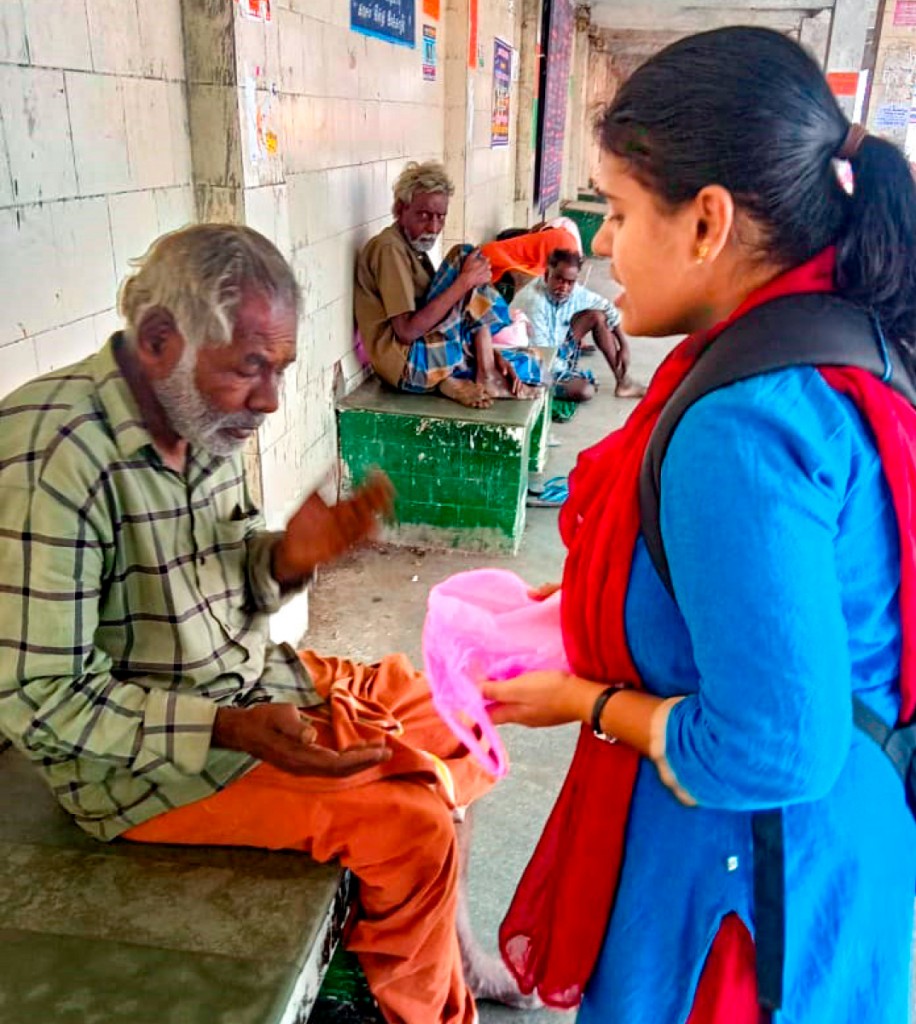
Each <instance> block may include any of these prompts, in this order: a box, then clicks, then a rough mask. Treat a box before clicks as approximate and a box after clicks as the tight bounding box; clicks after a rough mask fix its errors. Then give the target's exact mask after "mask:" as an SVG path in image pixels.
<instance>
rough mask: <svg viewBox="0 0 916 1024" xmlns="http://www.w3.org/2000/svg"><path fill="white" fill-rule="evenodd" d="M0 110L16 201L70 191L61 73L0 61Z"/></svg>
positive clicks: (55, 196) (70, 160) (72, 187)
mask: <svg viewBox="0 0 916 1024" xmlns="http://www.w3.org/2000/svg"><path fill="white" fill-rule="evenodd" d="M0 112H2V113H0V116H2V118H3V131H4V135H5V137H6V145H7V154H8V157H9V162H10V172H11V174H12V180H13V194H14V196H15V197H16V200H17V201H18V202H20V203H31V202H35V201H38V200H45V201H47V200H49V199H58V198H60V197H62V196H72V195H74V194H75V193H76V173H75V171H74V165H73V148H72V146H71V143H70V124H69V121H68V118H67V97H66V94H65V92H64V76H63V74H62V73H61V72H60V71H49V70H46V69H45V68H21V67H16V66H14V65H5V66H0Z"/></svg>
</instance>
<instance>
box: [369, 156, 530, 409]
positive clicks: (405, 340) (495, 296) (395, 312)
mask: <svg viewBox="0 0 916 1024" xmlns="http://www.w3.org/2000/svg"><path fill="white" fill-rule="evenodd" d="M453 192H454V186H453V185H452V183H451V181H450V180H449V178H448V175H447V174H446V173H445V168H444V167H443V166H442V165H441V164H438V163H435V162H429V163H424V164H418V163H409V164H408V165H407V167H406V168H405V169H404V171H403V172H402V173H401V175H400V177H399V178H398V180H397V181H396V182H395V185H394V208H393V213H394V218H395V220H394V223H393V224H391V225H389V226H388V227H387V228H385V229H384V231H382V232H380V233H379V234H378V235H376V236H375V238H372V239H370V241H368V242H367V243H366V245H365V246H364V248H363V250H362V252H361V253H360V254H359V258H358V259H357V263H356V284H355V292H354V312H355V315H356V323H357V326H358V328H359V332H360V335H361V336H362V340H363V344H364V346H365V348H366V352H367V354H368V356H369V359H370V361H371V363H372V366H373V368H374V369H375V372H376V373H377V374H378V375H379V376H380V377H381V378H382V380H384V381H386V382H387V383H388V384H390V385H391V386H392V387H395V388H398V389H400V390H402V391H410V392H415V393H419V394H423V393H426V392H430V391H435V390H438V391H439V392H440V394H443V395H445V396H446V397H448V398H452V399H454V400H455V401H456V402H460V403H461V404H462V405H468V406H474V407H481V408H485V407H486V406H488V405H490V404H491V403H492V401H493V399H494V398H533V397H534V396H535V394H536V393H537V392H536V390H535V389H534V388H533V387H530V386H529V384H528V383H525V382H526V381H528V382H529V383H537V381H538V374H537V369H536V366H537V364H536V362H535V361H534V360H532V359H531V358H530V357H527V356H525V355H524V354H520V353H511V352H501V351H500V350H499V349H494V346H493V335H494V334H497V333H498V332H499V331H500V330H502V329H503V328H504V327H507V326H508V325H509V323H510V318H509V310H508V308H507V307H506V304H505V302H504V301H503V299H502V297H501V296H500V295H499V293H498V292H497V291H496V290H495V289H494V288H492V287H491V286H490V264H489V262H488V261H487V259H486V258H485V257H484V256H483V254H482V253H481V252H480V251H479V250H478V249H472V248H471V247H470V246H455V247H454V248H453V249H452V250H451V251H450V252H449V253H448V255H447V256H446V257H445V259H444V260H443V262H442V265H441V266H440V267H439V270H438V271H436V270H435V269H434V267H433V265H432V262H431V261H430V258H429V256H428V253H429V251H430V249H432V248H433V246H434V245H435V244H436V240H437V239H438V237H439V235H440V234H441V233H442V229H443V227H444V226H445V218H446V215H447V214H448V203H449V198H450V197H451V196H452V194H453Z"/></svg>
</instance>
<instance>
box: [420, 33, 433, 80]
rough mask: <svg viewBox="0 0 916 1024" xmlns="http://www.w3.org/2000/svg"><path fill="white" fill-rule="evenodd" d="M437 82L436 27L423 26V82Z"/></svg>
mask: <svg viewBox="0 0 916 1024" xmlns="http://www.w3.org/2000/svg"><path fill="white" fill-rule="evenodd" d="M435 80H436V26H435V25H424V26H423V81H424V82H435Z"/></svg>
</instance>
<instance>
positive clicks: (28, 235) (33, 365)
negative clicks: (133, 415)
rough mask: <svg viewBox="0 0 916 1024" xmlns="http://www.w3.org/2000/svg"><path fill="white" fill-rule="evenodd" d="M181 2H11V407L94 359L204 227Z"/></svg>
mask: <svg viewBox="0 0 916 1024" xmlns="http://www.w3.org/2000/svg"><path fill="white" fill-rule="evenodd" d="M183 75H184V59H183V54H182V41H181V26H180V14H179V0H2V2H0V295H2V296H3V301H2V302H0V394H5V393H7V392H8V391H10V390H12V389H13V388H14V387H16V386H18V385H19V384H20V383H22V382H23V381H25V380H27V379H28V378H29V377H32V376H34V375H35V374H36V373H39V372H44V371H47V370H51V369H54V368H55V367H58V366H61V365H65V364H66V363H69V362H72V361H74V360H76V359H80V358H82V357H83V356H84V355H86V354H88V353H90V352H92V351H94V350H95V349H96V348H98V347H99V345H101V344H102V342H104V340H105V338H106V337H107V335H108V334H109V333H110V331H111V330H112V329H113V327H114V326H115V325H116V323H117V320H116V317H115V314H114V305H115V294H116V289H117V283H118V281H119V280H120V279H121V277H123V275H124V274H125V273H126V271H127V269H128V263H127V261H128V259H129V258H130V257H132V256H136V255H139V254H141V253H142V252H143V251H144V250H145V248H146V246H147V245H148V244H149V242H150V241H151V240H152V239H153V238H154V237H155V236H156V235H158V234H160V233H161V232H163V231H168V230H171V229H172V228H175V227H179V226H180V225H182V224H185V223H187V222H189V221H191V220H193V219H194V210H193V196H192V189H191V161H190V150H189V145H188V134H187V117H186V101H185V95H184V85H183Z"/></svg>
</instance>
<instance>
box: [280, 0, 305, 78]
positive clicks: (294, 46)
mask: <svg viewBox="0 0 916 1024" xmlns="http://www.w3.org/2000/svg"><path fill="white" fill-rule="evenodd" d="M277 31H278V33H279V36H280V88H281V89H282V90H283V92H288V93H301V92H304V91H305V64H304V63H303V47H302V15H301V14H296V13H295V12H293V11H285V10H283V9H282V8H281V9H280V10H279V11H278V12H277Z"/></svg>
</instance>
